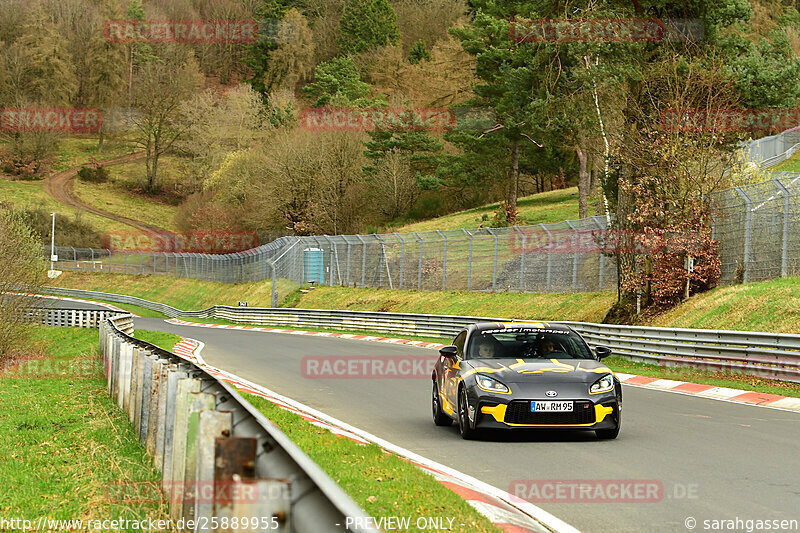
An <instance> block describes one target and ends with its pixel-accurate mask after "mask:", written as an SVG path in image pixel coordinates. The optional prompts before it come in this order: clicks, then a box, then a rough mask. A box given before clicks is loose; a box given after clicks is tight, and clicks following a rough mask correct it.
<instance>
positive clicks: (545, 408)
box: [531, 401, 572, 413]
mask: <svg viewBox="0 0 800 533" xmlns="http://www.w3.org/2000/svg"><path fill="white" fill-rule="evenodd" d="M531 411H535V412H537V413H544V412H548V413H570V412H572V402H553V401H550V402H531Z"/></svg>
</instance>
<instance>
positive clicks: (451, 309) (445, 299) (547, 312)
mask: <svg viewBox="0 0 800 533" xmlns="http://www.w3.org/2000/svg"><path fill="white" fill-rule="evenodd" d="M615 301H616V295H615V294H614V293H608V292H600V293H580V294H569V293H547V294H536V293H517V292H500V293H483V292H468V291H410V290H392V289H351V288H345V287H317V288H315V289H314V290H312V291H309V292H307V293H303V294H301V295H300V297H299V298H296V300H295V301H294V302H293V307H299V308H308V309H349V310H353V311H388V312H393V313H424V314H433V315H467V316H490V317H499V318H519V319H533V320H571V321H577V322H602V320H603V317H605V315H606V313H607V312H608V310H609V309H610V308H611V305H612V304H613V303H614V302H615Z"/></svg>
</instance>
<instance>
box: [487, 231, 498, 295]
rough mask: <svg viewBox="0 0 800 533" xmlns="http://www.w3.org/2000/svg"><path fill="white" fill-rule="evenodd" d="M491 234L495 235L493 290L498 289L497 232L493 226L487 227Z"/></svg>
mask: <svg viewBox="0 0 800 533" xmlns="http://www.w3.org/2000/svg"><path fill="white" fill-rule="evenodd" d="M486 231H488V232H489V235H491V236H492V237H494V267H492V290H493V291H494V290H497V234H496V233H495V232H494V230H492V228H486Z"/></svg>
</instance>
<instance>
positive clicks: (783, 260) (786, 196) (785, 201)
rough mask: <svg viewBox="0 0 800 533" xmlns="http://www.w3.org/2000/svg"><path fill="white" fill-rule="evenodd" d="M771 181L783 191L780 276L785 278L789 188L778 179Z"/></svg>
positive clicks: (786, 269) (787, 263) (787, 253)
mask: <svg viewBox="0 0 800 533" xmlns="http://www.w3.org/2000/svg"><path fill="white" fill-rule="evenodd" d="M772 181H774V182H775V184H776V185H777V186H778V187H779V188H780V189H781V192H783V235H782V238H781V277H782V278H785V277H786V276H787V275H788V274H787V273H788V270H789V208H790V196H789V190H788V189H787V188H786V187H784V185H783V183H781V182H780V180H777V179H773V180H772Z"/></svg>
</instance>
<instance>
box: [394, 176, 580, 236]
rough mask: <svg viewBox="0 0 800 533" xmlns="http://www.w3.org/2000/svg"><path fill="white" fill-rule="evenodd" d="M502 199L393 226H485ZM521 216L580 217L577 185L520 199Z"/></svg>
mask: <svg viewBox="0 0 800 533" xmlns="http://www.w3.org/2000/svg"><path fill="white" fill-rule="evenodd" d="M499 207H500V202H495V203H493V204H488V205H483V206H480V207H475V208H473V209H467V210H466V211H459V212H457V213H451V214H449V215H444V216H441V217H438V218H434V219H431V220H423V221H420V222H414V223H413V224H407V225H405V226H401V227H397V228H392V230H391V231H397V232H408V231H434V230H437V229H438V230H448V229H461V228H464V229H470V228H477V227H479V226H483V227H486V226H488V225H489V224H490V223H491V220H492V218H493V217H494V213H495V211H496V210H497V209H498V208H499ZM517 211H518V213H519V217H520V220H519V222H518V225H520V226H524V225H532V224H549V223H551V222H562V221H564V220H567V219H576V218H578V188H577V187H570V188H568V189H559V190H556V191H549V192H544V193H540V194H533V195H531V196H524V197H522V198H520V199H519V200H518V201H517Z"/></svg>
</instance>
